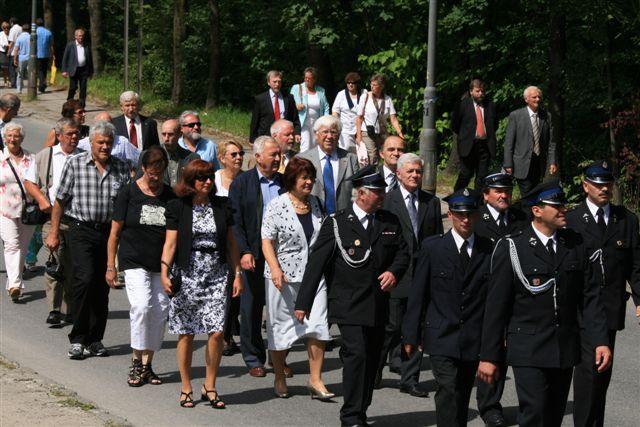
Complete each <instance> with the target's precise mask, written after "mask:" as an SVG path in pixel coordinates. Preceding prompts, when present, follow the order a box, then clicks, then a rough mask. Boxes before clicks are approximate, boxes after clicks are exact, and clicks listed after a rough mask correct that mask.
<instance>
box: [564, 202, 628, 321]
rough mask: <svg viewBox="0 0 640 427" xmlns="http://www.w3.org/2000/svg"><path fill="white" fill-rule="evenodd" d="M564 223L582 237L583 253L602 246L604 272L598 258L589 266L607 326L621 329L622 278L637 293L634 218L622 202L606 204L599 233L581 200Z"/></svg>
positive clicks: (624, 292) (623, 309)
mask: <svg viewBox="0 0 640 427" xmlns="http://www.w3.org/2000/svg"><path fill="white" fill-rule="evenodd" d="M567 222H568V226H569V227H570V228H572V229H574V230H576V231H577V232H579V233H580V234H582V237H583V238H584V241H585V247H586V248H587V255H588V256H591V255H592V254H593V253H594V252H595V251H597V250H598V249H602V252H603V262H604V276H603V274H602V268H601V267H600V263H599V261H595V263H594V265H592V267H593V271H594V275H595V279H596V281H597V282H598V285H599V286H600V299H601V300H602V304H603V305H604V310H605V313H606V314H607V326H608V328H609V329H611V330H622V329H624V319H625V314H626V312H625V309H626V305H627V292H626V282H627V281H628V282H629V284H630V285H631V289H632V291H633V293H634V295H635V296H636V297H640V236H639V235H638V218H637V217H636V216H635V215H634V214H633V213H632V212H631V211H629V210H628V209H626V208H624V207H623V206H616V205H610V213H609V224H607V231H606V233H605V235H604V237H603V236H601V235H600V231H599V229H598V225H597V223H596V220H595V219H594V218H593V215H591V212H590V211H589V208H588V206H587V204H586V203H585V202H582V203H581V204H580V205H578V207H576V208H575V209H574V210H572V211H571V212H569V213H567Z"/></svg>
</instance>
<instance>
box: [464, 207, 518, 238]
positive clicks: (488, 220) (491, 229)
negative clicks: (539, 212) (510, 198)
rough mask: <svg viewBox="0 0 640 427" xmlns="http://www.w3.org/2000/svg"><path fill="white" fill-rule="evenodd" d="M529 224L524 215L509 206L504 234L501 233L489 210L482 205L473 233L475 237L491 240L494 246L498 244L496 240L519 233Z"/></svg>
mask: <svg viewBox="0 0 640 427" xmlns="http://www.w3.org/2000/svg"><path fill="white" fill-rule="evenodd" d="M530 223H531V221H529V218H528V216H527V214H526V213H524V212H522V211H521V210H519V209H517V208H515V207H513V206H510V207H509V209H507V229H506V232H501V231H500V228H498V224H496V221H495V220H494V219H493V216H492V215H491V212H489V208H488V207H487V205H483V206H482V207H481V208H480V217H479V218H478V221H477V222H476V225H475V228H474V230H473V231H474V232H475V233H476V234H477V235H479V236H482V237H486V238H487V239H489V240H491V243H492V244H493V245H495V244H496V243H498V240H500V239H501V238H502V237H504V235H505V234H512V233H515V232H516V231H520V230H522V229H524V228H525V227H527V226H529V224H530Z"/></svg>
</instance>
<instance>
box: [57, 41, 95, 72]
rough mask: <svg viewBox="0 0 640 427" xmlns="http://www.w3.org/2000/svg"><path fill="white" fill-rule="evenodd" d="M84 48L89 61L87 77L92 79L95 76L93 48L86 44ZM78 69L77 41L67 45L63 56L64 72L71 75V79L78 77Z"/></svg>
mask: <svg viewBox="0 0 640 427" xmlns="http://www.w3.org/2000/svg"><path fill="white" fill-rule="evenodd" d="M83 46H84V57H85V59H86V60H87V64H86V65H85V67H87V75H88V76H89V77H91V76H92V75H93V58H92V56H91V48H90V47H89V46H87V45H86V44H85V45H83ZM77 68H78V52H76V41H75V40H73V41H70V42H69V43H67V47H66V48H65V49H64V55H63V56H62V67H61V69H62V72H63V73H69V77H73V76H75V75H76V69H77Z"/></svg>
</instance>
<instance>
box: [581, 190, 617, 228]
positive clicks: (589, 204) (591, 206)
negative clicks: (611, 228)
mask: <svg viewBox="0 0 640 427" xmlns="http://www.w3.org/2000/svg"><path fill="white" fill-rule="evenodd" d="M585 200H586V201H587V207H588V208H589V212H591V215H593V219H595V220H596V221H598V205H596V204H595V203H593V202H592V201H591V200H589V198H588V197H587V198H586V199H585ZM602 210H603V211H604V222H605V224H606V223H608V222H609V213H610V212H611V205H610V204H609V203H607V204H606V205H604V206H603V207H602Z"/></svg>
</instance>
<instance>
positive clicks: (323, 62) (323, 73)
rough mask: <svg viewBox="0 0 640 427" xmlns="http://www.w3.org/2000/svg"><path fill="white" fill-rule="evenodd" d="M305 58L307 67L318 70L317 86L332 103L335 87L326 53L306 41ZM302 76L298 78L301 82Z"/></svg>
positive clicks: (329, 60) (329, 59)
mask: <svg viewBox="0 0 640 427" xmlns="http://www.w3.org/2000/svg"><path fill="white" fill-rule="evenodd" d="M307 57H308V59H309V65H311V66H313V67H316V69H317V70H318V84H319V85H320V86H322V87H324V89H325V93H326V95H327V100H328V101H329V102H330V103H332V102H333V97H335V93H336V87H335V83H334V80H333V66H332V65H331V58H329V55H327V51H326V50H325V49H323V48H321V47H320V46H318V45H316V44H311V43H309V42H308V41H307ZM302 77H303V76H300V79H301V80H302Z"/></svg>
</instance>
